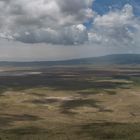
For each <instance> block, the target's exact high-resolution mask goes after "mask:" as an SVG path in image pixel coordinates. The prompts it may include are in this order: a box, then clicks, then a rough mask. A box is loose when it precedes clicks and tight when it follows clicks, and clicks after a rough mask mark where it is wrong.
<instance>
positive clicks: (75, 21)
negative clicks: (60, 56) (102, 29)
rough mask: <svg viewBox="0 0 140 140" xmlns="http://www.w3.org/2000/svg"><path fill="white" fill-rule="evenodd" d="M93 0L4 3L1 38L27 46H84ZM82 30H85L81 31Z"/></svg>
mask: <svg viewBox="0 0 140 140" xmlns="http://www.w3.org/2000/svg"><path fill="white" fill-rule="evenodd" d="M91 6H92V0H72V1H70V0H30V1H29V0H14V1H13V0H0V37H3V38H9V39H15V40H18V41H21V42H24V43H40V42H45V43H52V44H68V45H72V44H81V43H84V42H85V41H87V38H88V34H87V32H86V29H85V27H84V25H82V23H83V22H84V21H86V20H88V19H89V18H93V11H92V9H91ZM79 27H82V28H79Z"/></svg>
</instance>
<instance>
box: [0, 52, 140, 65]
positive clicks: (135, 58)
mask: <svg viewBox="0 0 140 140" xmlns="http://www.w3.org/2000/svg"><path fill="white" fill-rule="evenodd" d="M78 64H99V65H100V64H140V54H110V55H105V56H99V57H87V58H76V59H69V60H56V61H22V62H19V61H0V66H4V65H12V66H18V65H19V66H22V65H23V66H28V65H29V66H32V65H33V66H35V65H41V66H43V65H49V66H50V65H78Z"/></svg>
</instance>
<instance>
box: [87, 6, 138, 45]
mask: <svg viewBox="0 0 140 140" xmlns="http://www.w3.org/2000/svg"><path fill="white" fill-rule="evenodd" d="M139 28H140V20H139V18H138V17H136V16H135V15H134V14H133V7H132V6H131V5H128V4H126V5H125V6H124V7H123V9H122V10H115V11H110V12H109V13H107V14H104V15H102V16H100V15H97V16H96V17H95V19H94V22H93V28H92V29H91V31H90V32H89V33H88V34H89V41H90V42H92V43H96V44H97V43H99V45H102V46H105V47H106V46H109V47H110V46H111V47H132V46H133V47H134V46H136V45H137V44H136V43H135V42H137V41H136V40H137V38H138V34H139V33H138V32H139V30H138V29H139ZM136 36H137V37H136Z"/></svg>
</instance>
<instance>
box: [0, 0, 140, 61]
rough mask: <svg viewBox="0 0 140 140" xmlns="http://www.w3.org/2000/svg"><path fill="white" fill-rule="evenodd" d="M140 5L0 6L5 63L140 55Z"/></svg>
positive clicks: (139, 0) (98, 0) (92, 0)
mask: <svg viewBox="0 0 140 140" xmlns="http://www.w3.org/2000/svg"><path fill="white" fill-rule="evenodd" d="M139 38H140V0H14V1H13V0H0V61H5V60H6V61H41V60H64V59H72V58H83V57H92V56H101V55H107V54H114V53H140V39H139Z"/></svg>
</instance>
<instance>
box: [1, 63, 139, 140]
mask: <svg viewBox="0 0 140 140" xmlns="http://www.w3.org/2000/svg"><path fill="white" fill-rule="evenodd" d="M78 139H79V140H139V139H140V66H127V65H125V66H119V65H114V66H94V65H87V66H82V65H81V66H57V67H54V66H52V67H42V68H41V67H40V68H29V67H28V68H12V67H9V68H4V67H1V73H0V140H78Z"/></svg>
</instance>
